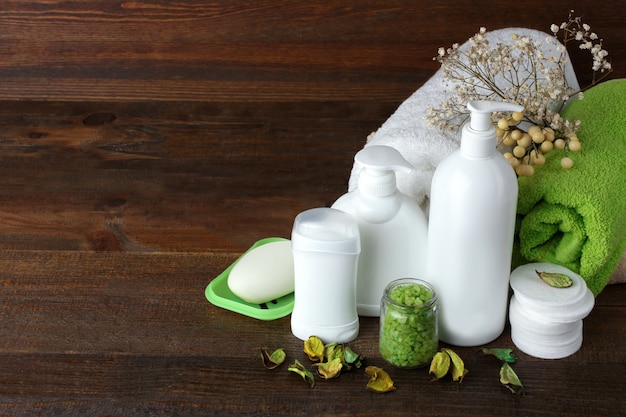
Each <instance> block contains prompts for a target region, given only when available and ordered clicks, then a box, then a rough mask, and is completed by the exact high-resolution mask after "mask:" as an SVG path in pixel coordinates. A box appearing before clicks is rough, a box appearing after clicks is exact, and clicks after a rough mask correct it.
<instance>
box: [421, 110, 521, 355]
mask: <svg viewBox="0 0 626 417" xmlns="http://www.w3.org/2000/svg"><path fill="white" fill-rule="evenodd" d="M467 107H468V109H469V110H470V112H471V118H470V122H469V123H467V124H466V125H465V126H464V127H463V130H462V133H461V146H460V148H459V149H457V150H455V151H453V152H452V153H451V154H450V155H448V157H446V158H445V159H444V160H443V161H442V162H441V163H440V164H439V166H438V167H437V169H436V170H435V174H434V176H433V180H432V186H431V193H430V212H429V223H428V228H429V230H428V253H429V260H428V274H427V279H428V281H429V282H430V283H431V284H432V285H434V287H435V289H436V291H437V294H438V295H439V303H440V304H439V305H440V309H439V339H440V340H441V341H443V342H445V343H448V344H451V345H455V346H479V345H482V344H485V343H489V342H491V341H493V340H495V339H496V338H497V337H498V336H500V334H501V333H502V331H503V330H504V325H505V322H506V313H507V305H508V291H509V277H510V274H511V256H512V249H513V236H514V233H515V217H516V211H517V192H518V188H517V177H516V175H515V172H514V170H513V168H512V167H511V165H510V164H509V162H508V161H507V160H506V159H505V158H504V156H502V154H500V152H498V151H497V150H496V130H495V128H494V127H493V126H492V125H491V114H492V112H496V111H522V110H523V108H522V107H521V106H518V105H515V104H511V103H500V102H492V101H474V102H470V103H468V106H467Z"/></svg>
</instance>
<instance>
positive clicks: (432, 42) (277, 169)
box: [0, 0, 626, 417]
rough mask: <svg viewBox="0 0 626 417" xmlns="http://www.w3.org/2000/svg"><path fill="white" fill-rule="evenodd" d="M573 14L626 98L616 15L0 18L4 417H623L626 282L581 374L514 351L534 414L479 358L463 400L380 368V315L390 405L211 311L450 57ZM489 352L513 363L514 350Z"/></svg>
mask: <svg viewBox="0 0 626 417" xmlns="http://www.w3.org/2000/svg"><path fill="white" fill-rule="evenodd" d="M572 8H573V9H575V10H576V14H579V15H583V16H585V21H587V22H588V23H589V24H591V25H592V27H593V28H594V30H597V32H598V33H599V34H600V35H601V36H602V37H604V39H605V46H606V48H607V49H608V50H609V52H610V54H611V55H610V56H611V57H612V62H613V65H614V67H615V68H616V70H615V73H614V74H613V77H624V76H625V75H626V72H625V71H626V70H625V68H626V50H625V48H626V47H625V45H626V31H625V30H624V28H623V18H622V16H623V13H622V11H624V10H626V3H625V2H624V1H622V0H620V1H616V2H613V3H611V5H610V7H609V6H606V7H600V6H599V5H597V4H592V3H587V2H578V1H573V2H571V1H568V2H566V1H564V0H557V1H556V2H549V3H548V2H540V1H536V0H530V1H527V2H523V3H519V4H518V3H511V4H506V5H505V4H503V3H502V2H495V1H487V2H481V3H480V5H477V4H474V3H472V4H470V2H467V1H460V0H456V1H452V0H443V1H439V2H436V3H433V4H430V3H425V2H417V1H399V0H390V1H386V2H378V1H367V0H366V1H359V2H357V1H345V2H339V1H306V2H300V1H296V2H293V1H269V2H256V1H243V0H233V1H216V2H202V1H200V2H194V1H159V0H155V1H145V2H131V1H129V2H123V1H105V0H90V1H63V0H58V1H56V0H52V1H48V0H41V1H28V2H26V1H18V0H15V1H7V0H0V178H1V180H0V334H1V335H2V337H0V416H5V415H6V416H33V415H37V416H53V415H63V416H81V417H82V416H103V417H104V416H144V415H145V416H204V415H223V416H311V415H333V416H335V415H336V416H379V415H385V416H404V415H418V414H419V415H427V416H435V415H437V416H459V415H462V416H513V417H516V416H519V417H522V416H555V415H557V416H559V415H562V416H596V415H598V416H599V415H602V416H611V417H612V416H621V415H623V410H625V409H626V398H624V395H623V393H624V391H625V390H626V388H625V386H624V381H623V375H624V374H625V373H626V365H625V364H626V356H625V355H626V350H624V349H622V348H621V347H622V346H624V345H625V344H626V340H625V338H626V336H625V335H626V329H625V328H624V326H625V323H626V305H625V304H624V299H625V298H626V285H614V286H610V287H608V288H607V289H606V290H605V291H603V292H602V293H601V294H600V296H599V297H598V298H597V302H596V307H595V308H594V310H593V312H592V313H591V315H590V316H589V317H588V318H587V319H585V327H584V344H583V348H582V349H581V350H580V351H579V352H577V353H576V354H575V355H573V356H571V357H569V358H566V359H563V360H557V361H545V360H539V359H535V358H532V357H529V356H527V355H524V354H521V353H520V354H519V356H520V360H519V361H518V363H517V364H516V365H515V369H516V371H517V372H518V374H519V375H520V378H521V379H522V381H523V382H524V384H525V385H526V390H527V395H526V396H524V397H516V396H513V395H511V394H510V393H509V392H508V391H507V390H506V389H505V388H503V387H502V386H500V383H499V381H498V367H499V365H498V363H497V361H495V360H493V358H489V357H484V356H483V355H482V354H480V353H479V352H477V349H475V348H462V349H461V348H459V349H457V351H458V352H459V353H460V354H461V355H462V357H463V359H464V360H465V361H466V364H467V367H468V368H469V370H470V374H469V375H468V376H467V378H466V380H465V381H464V382H463V384H461V385H458V384H454V383H452V382H450V381H440V382H439V383H434V382H432V381H431V380H430V377H429V376H428V375H427V371H426V370H417V371H400V370H397V369H394V368H392V367H389V366H387V365H386V364H385V363H384V362H383V360H382V359H381V357H380V354H379V352H378V347H377V343H378V320H377V319H372V318H363V319H362V320H361V331H360V334H359V337H358V339H357V340H356V341H354V342H353V343H352V344H351V345H352V347H353V348H354V349H355V350H356V351H359V352H361V353H363V354H364V355H365V356H366V357H367V364H370V365H377V366H382V367H385V368H386V369H388V370H389V372H390V373H391V375H392V377H393V379H394V381H395V382H396V386H397V390H396V391H394V392H393V393H390V394H385V395H378V394H374V393H372V392H370V391H368V390H366V389H365V385H366V383H367V380H368V378H367V376H366V375H365V374H364V372H363V371H362V370H354V371H352V372H350V373H345V374H343V375H342V376H341V377H340V378H339V379H336V380H332V381H321V380H318V384H317V385H316V387H315V388H314V389H310V388H309V387H308V385H307V384H306V383H304V382H303V381H302V380H301V379H300V378H299V377H298V376H297V375H294V374H292V373H289V372H288V371H287V370H286V369H285V366H283V367H281V368H279V369H277V370H275V371H268V370H265V369H264V368H263V366H262V363H261V360H260V356H259V348H261V347H269V348H272V347H284V348H285V350H286V352H287V354H288V361H292V360H293V359H298V360H300V361H302V362H306V361H307V359H306V357H305V356H304V354H303V352H302V342H301V341H299V340H297V339H296V338H294V337H293V336H292V335H291V331H290V322H289V317H285V318H282V319H279V320H274V321H258V320H254V319H250V318H246V317H243V316H241V315H238V314H235V313H232V312H229V311H226V310H223V309H220V308H218V307H215V306H213V305H212V304H210V303H209V302H208V301H207V300H206V299H205V297H204V290H205V287H206V285H207V284H208V283H209V282H210V281H211V280H212V279H213V278H214V277H216V276H217V275H218V274H220V273H221V272H222V271H223V270H224V269H225V268H226V267H227V266H228V265H230V264H231V263H232V262H233V261H234V260H235V259H236V258H237V257H238V256H239V255H240V254H241V253H242V252H243V251H244V250H246V249H247V248H248V247H249V246H250V245H251V244H252V243H254V242H255V241H256V240H259V239H261V238H264V237H269V236H282V237H289V235H290V232H291V227H292V223H293V219H294V217H295V216H296V215H297V214H298V213H299V212H301V211H302V210H305V209H308V208H311V207H319V206H327V205H329V204H331V203H332V202H333V201H334V200H335V199H336V198H337V197H338V196H340V195H341V194H343V193H344V192H345V190H346V184H347V180H348V177H349V173H350V169H351V166H352V158H353V156H354V153H355V152H356V151H357V150H358V149H360V148H361V147H362V146H363V143H364V141H365V138H366V137H367V135H368V134H369V133H370V132H372V131H373V130H375V129H376V128H378V127H379V126H380V124H381V123H382V122H384V121H385V120H386V119H387V118H388V117H389V116H390V115H391V114H392V113H393V111H394V110H395V109H396V108H397V106H398V105H399V104H400V103H401V102H402V101H403V100H404V99H405V98H406V97H408V95H410V94H411V93H412V92H413V91H415V89H416V88H418V87H419V86H420V85H421V84H422V83H423V82H425V81H426V80H427V79H428V77H430V76H431V75H432V74H433V73H434V71H435V70H436V69H437V66H436V64H435V63H434V62H433V61H432V56H433V55H434V54H435V53H436V51H437V48H438V47H439V46H445V45H449V44H451V43H452V42H460V41H463V40H464V39H466V38H467V37H469V36H471V35H472V34H473V33H474V32H475V31H476V30H477V29H478V28H479V27H480V26H487V27H488V28H489V29H496V28H500V27H506V26H525V27H532V28H536V29H543V30H547V28H548V27H549V25H550V24H551V23H553V22H560V21H562V20H563V19H564V18H565V17H566V16H567V13H568V12H569V10H570V9H572ZM574 60H575V64H576V66H577V69H578V68H584V67H585V65H587V63H586V61H583V60H581V59H580V57H577V56H574ZM581 73H584V71H582V72H581ZM582 78H583V80H584V76H582ZM619 273H620V274H623V272H619ZM620 278H621V279H622V280H623V279H624V277H620ZM491 345H492V346H501V347H513V345H512V343H511V340H510V335H509V330H508V329H507V330H505V332H504V334H503V335H502V336H501V337H500V338H499V339H498V340H496V341H494V342H493V343H492V344H491Z"/></svg>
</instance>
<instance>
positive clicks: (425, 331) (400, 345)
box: [379, 278, 439, 368]
mask: <svg viewBox="0 0 626 417" xmlns="http://www.w3.org/2000/svg"><path fill="white" fill-rule="evenodd" d="M379 347H380V353H381V355H382V357H383V358H384V359H385V360H386V361H388V362H389V363H391V364H392V365H395V366H397V367H400V368H418V367H421V366H425V365H428V364H429V363H430V360H431V359H432V357H433V356H434V355H435V353H436V352H437V350H438V348H439V337H438V333H437V295H436V293H435V290H434V289H433V287H432V286H431V285H430V284H428V283H427V282H425V281H422V280H419V279H412V278H403V279H399V280H396V281H393V282H392V283H390V284H389V285H388V286H387V288H386V289H385V293H384V294H383V298H382V301H381V311H380V335H379Z"/></svg>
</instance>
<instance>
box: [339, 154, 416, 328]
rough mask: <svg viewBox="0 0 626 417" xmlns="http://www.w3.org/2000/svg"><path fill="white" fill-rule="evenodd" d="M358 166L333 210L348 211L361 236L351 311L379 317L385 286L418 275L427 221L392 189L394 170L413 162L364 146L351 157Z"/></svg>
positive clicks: (406, 168)
mask: <svg viewBox="0 0 626 417" xmlns="http://www.w3.org/2000/svg"><path fill="white" fill-rule="evenodd" d="M354 159H355V161H356V162H357V164H360V166H361V172H360V175H359V180H358V186H357V188H356V189H355V190H353V191H351V192H349V193H347V194H344V195H343V196H341V197H340V198H339V199H337V201H336V202H335V203H334V204H333V206H332V207H333V208H335V209H339V210H341V211H344V212H346V213H349V214H351V215H352V216H353V217H354V218H355V219H356V221H357V224H358V226H359V232H360V235H361V254H360V256H359V267H358V272H357V292H356V300H357V311H358V314H359V315H360V316H369V317H379V316H380V302H381V299H382V296H383V293H384V291H385V288H386V287H387V285H388V284H389V283H390V282H391V281H394V280H396V279H400V278H424V276H425V274H426V262H427V259H426V251H427V246H428V222H427V219H426V216H425V215H424V212H423V211H422V209H421V208H420V206H419V204H417V202H416V201H415V200H413V199H411V198H410V197H409V196H407V195H405V194H403V193H401V192H400V191H398V189H397V187H396V173H395V171H402V172H405V173H410V172H411V171H412V170H413V166H412V165H411V164H410V163H409V162H408V161H407V160H406V159H404V157H403V156H402V155H401V154H400V152H398V150H396V149H395V148H392V147H389V146H379V145H372V146H366V147H365V148H363V149H362V150H361V151H359V152H358V153H357V154H356V155H355V157H354Z"/></svg>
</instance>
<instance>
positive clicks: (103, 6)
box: [0, 0, 626, 103]
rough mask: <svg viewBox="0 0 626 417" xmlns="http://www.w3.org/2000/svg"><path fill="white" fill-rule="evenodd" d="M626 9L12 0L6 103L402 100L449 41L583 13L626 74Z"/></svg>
mask: <svg viewBox="0 0 626 417" xmlns="http://www.w3.org/2000/svg"><path fill="white" fill-rule="evenodd" d="M625 4H626V3H625V2H624V0H617V1H613V2H611V7H608V6H607V7H597V5H596V4H593V3H590V2H582V1H573V2H572V1H564V0H559V1H555V2H543V1H539V0H532V1H526V2H522V3H511V4H508V3H507V4H506V5H504V4H502V3H498V2H495V1H490V2H483V3H481V6H476V5H475V4H474V3H471V2H466V1H459V0H443V1H437V2H435V3H429V4H424V3H423V2H416V1H407V0H390V1H385V2H380V1H375V0H368V1H354V0H350V1H328V0H322V1H319V0H317V1H290V0H272V1H269V2H253V1H252V2H251V1H245V0H233V1H217V2H204V1H199V2H188V1H185V2H182V1H145V2H141V1H126V2H124V1H122V2H120V1H110V0H90V1H82V2H80V1H28V2H25V1H16V0H2V1H0V28H1V29H0V79H1V80H2V83H0V97H2V98H4V99H30V100H41V99H46V100H76V101H81V100H105V101H106V100H184V101H232V100H237V101H247V100H255V101H263V102H264V101H291V100H299V101H300V100H301V101H326V100H333V101H342V100H376V101H386V102H389V101H391V102H396V103H397V102H398V101H400V100H402V99H404V98H406V97H407V96H408V95H409V94H410V93H411V92H412V91H413V90H415V88H417V87H418V86H419V85H421V84H422V83H423V82H424V81H425V80H426V79H427V78H428V77H430V75H431V74H432V73H433V72H434V70H435V69H436V68H437V64H436V62H434V61H433V60H432V57H433V56H435V55H436V54H437V49H438V48H439V47H441V46H444V47H448V46H450V45H451V44H452V43H454V42H460V43H462V42H464V41H465V40H466V39H468V38H469V37H470V36H471V35H473V34H474V33H476V32H477V31H478V29H479V28H480V27H481V26H485V27H487V29H490V30H493V29H499V28H503V27H520V26H521V27H529V28H533V29H538V30H542V31H546V32H547V31H549V28H550V25H551V24H553V23H556V24H560V23H561V22H563V21H564V20H566V19H567V15H568V14H569V12H570V10H571V9H574V11H575V14H576V15H577V16H583V17H584V21H585V22H586V23H588V24H590V25H591V27H592V29H594V30H596V31H597V32H598V34H599V36H600V37H602V38H603V39H604V44H605V47H606V49H607V50H608V51H609V53H610V54H611V57H612V59H613V60H614V64H615V67H616V68H617V69H618V71H620V73H621V74H624V73H623V72H621V71H624V68H626V63H624V56H626V35H625V34H624V30H623V19H622V13H620V12H619V11H620V10H624V6H625ZM573 49H574V51H575V48H573ZM587 56H588V55H587ZM583 57H585V58H583ZM573 59H574V60H575V61H576V63H577V65H579V66H581V68H582V67H584V68H585V69H587V68H590V67H591V63H590V61H589V60H588V59H586V56H584V55H579V54H574V55H573ZM622 76H623V75H622ZM579 77H580V78H581V79H582V81H584V82H585V83H586V81H587V80H588V79H589V77H590V72H588V71H584V72H583V71H580V73H579Z"/></svg>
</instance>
